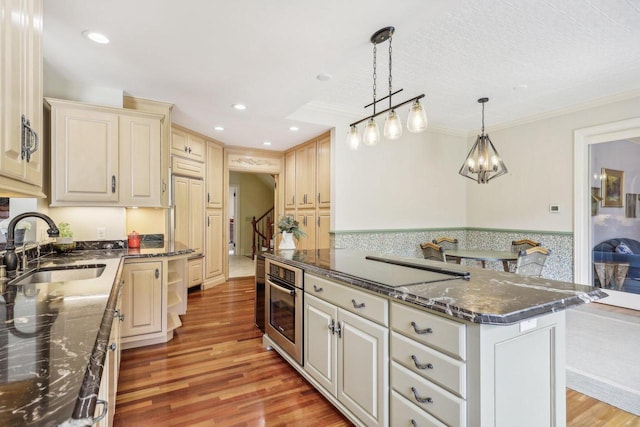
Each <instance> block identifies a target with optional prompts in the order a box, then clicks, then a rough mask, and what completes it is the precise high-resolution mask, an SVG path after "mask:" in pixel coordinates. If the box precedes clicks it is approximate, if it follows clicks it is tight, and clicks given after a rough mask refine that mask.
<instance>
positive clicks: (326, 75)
mask: <svg viewBox="0 0 640 427" xmlns="http://www.w3.org/2000/svg"><path fill="white" fill-rule="evenodd" d="M332 78H333V76H332V75H331V74H329V73H320V74H318V75H317V76H316V79H318V80H320V81H321V82H328V81H329V80H331V79H332Z"/></svg>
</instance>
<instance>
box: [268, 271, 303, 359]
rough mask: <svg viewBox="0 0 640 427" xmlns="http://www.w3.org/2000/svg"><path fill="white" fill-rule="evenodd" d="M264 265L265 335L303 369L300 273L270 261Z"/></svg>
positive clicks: (301, 278) (301, 277)
mask: <svg viewBox="0 0 640 427" xmlns="http://www.w3.org/2000/svg"><path fill="white" fill-rule="evenodd" d="M266 261H267V262H266V286H265V287H266V297H265V311H266V315H267V322H266V325H265V329H266V334H267V335H268V336H269V338H271V340H272V341H273V342H274V343H276V344H277V345H278V346H279V347H280V348H281V349H282V350H284V351H285V352H287V354H289V355H290V356H291V357H292V358H293V359H295V360H296V361H297V362H298V363H299V364H300V365H302V363H303V362H302V348H303V345H302V327H303V324H302V318H303V308H302V306H303V300H304V283H303V275H302V270H301V269H299V268H296V267H292V266H290V265H287V264H284V263H280V262H277V261H273V260H270V259H267V260H266Z"/></svg>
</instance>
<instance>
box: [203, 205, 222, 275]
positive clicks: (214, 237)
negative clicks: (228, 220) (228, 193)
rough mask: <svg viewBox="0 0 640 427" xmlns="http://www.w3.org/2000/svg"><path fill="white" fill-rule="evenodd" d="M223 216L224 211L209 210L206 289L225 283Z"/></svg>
mask: <svg viewBox="0 0 640 427" xmlns="http://www.w3.org/2000/svg"><path fill="white" fill-rule="evenodd" d="M223 222H224V219H223V215H222V209H207V220H206V236H205V257H204V260H205V264H204V277H205V287H208V286H212V285H216V284H219V283H222V282H224V280H225V279H224V270H223V268H222V259H223V253H222V251H223V246H224V245H223V243H222V242H223V238H222V236H223V232H222V230H223Z"/></svg>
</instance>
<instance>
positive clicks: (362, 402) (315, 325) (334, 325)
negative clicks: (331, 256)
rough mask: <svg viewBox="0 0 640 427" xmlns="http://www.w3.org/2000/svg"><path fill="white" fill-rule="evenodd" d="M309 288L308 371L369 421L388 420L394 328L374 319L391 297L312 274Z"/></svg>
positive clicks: (308, 278) (377, 423) (383, 312)
mask: <svg viewBox="0 0 640 427" xmlns="http://www.w3.org/2000/svg"><path fill="white" fill-rule="evenodd" d="M305 288H306V289H307V292H306V295H305V300H304V316H305V318H304V328H305V334H304V346H305V348H304V370H305V372H306V373H308V374H309V375H310V376H311V377H312V378H313V379H314V380H316V381H317V382H318V383H319V384H320V385H321V386H322V387H323V388H324V389H325V390H326V392H328V394H329V396H331V397H333V398H335V399H336V400H337V402H338V403H339V404H341V405H342V406H343V407H344V408H346V409H347V410H348V411H349V412H350V413H351V414H353V415H354V416H355V417H357V419H359V420H360V421H361V422H362V424H363V425H367V426H383V425H387V422H388V412H389V409H388V384H389V380H388V378H389V370H388V369H389V368H388V346H389V343H388V341H389V338H388V337H389V332H388V329H387V326H386V325H383V324H379V323H376V322H374V321H371V320H369V318H377V319H387V315H386V312H387V310H388V307H387V301H386V300H385V299H384V298H380V297H377V296H374V295H370V294H367V293H364V292H361V291H357V290H355V289H351V288H347V287H345V286H343V285H339V284H336V283H335V282H331V281H329V280H326V279H323V278H320V277H317V276H313V275H309V274H305ZM316 296H318V297H316Z"/></svg>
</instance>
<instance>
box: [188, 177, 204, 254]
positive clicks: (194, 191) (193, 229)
mask: <svg viewBox="0 0 640 427" xmlns="http://www.w3.org/2000/svg"><path fill="white" fill-rule="evenodd" d="M189 247H190V248H191V249H193V250H194V251H195V252H196V253H204V183H203V182H202V181H201V180H199V179H191V180H189Z"/></svg>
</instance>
